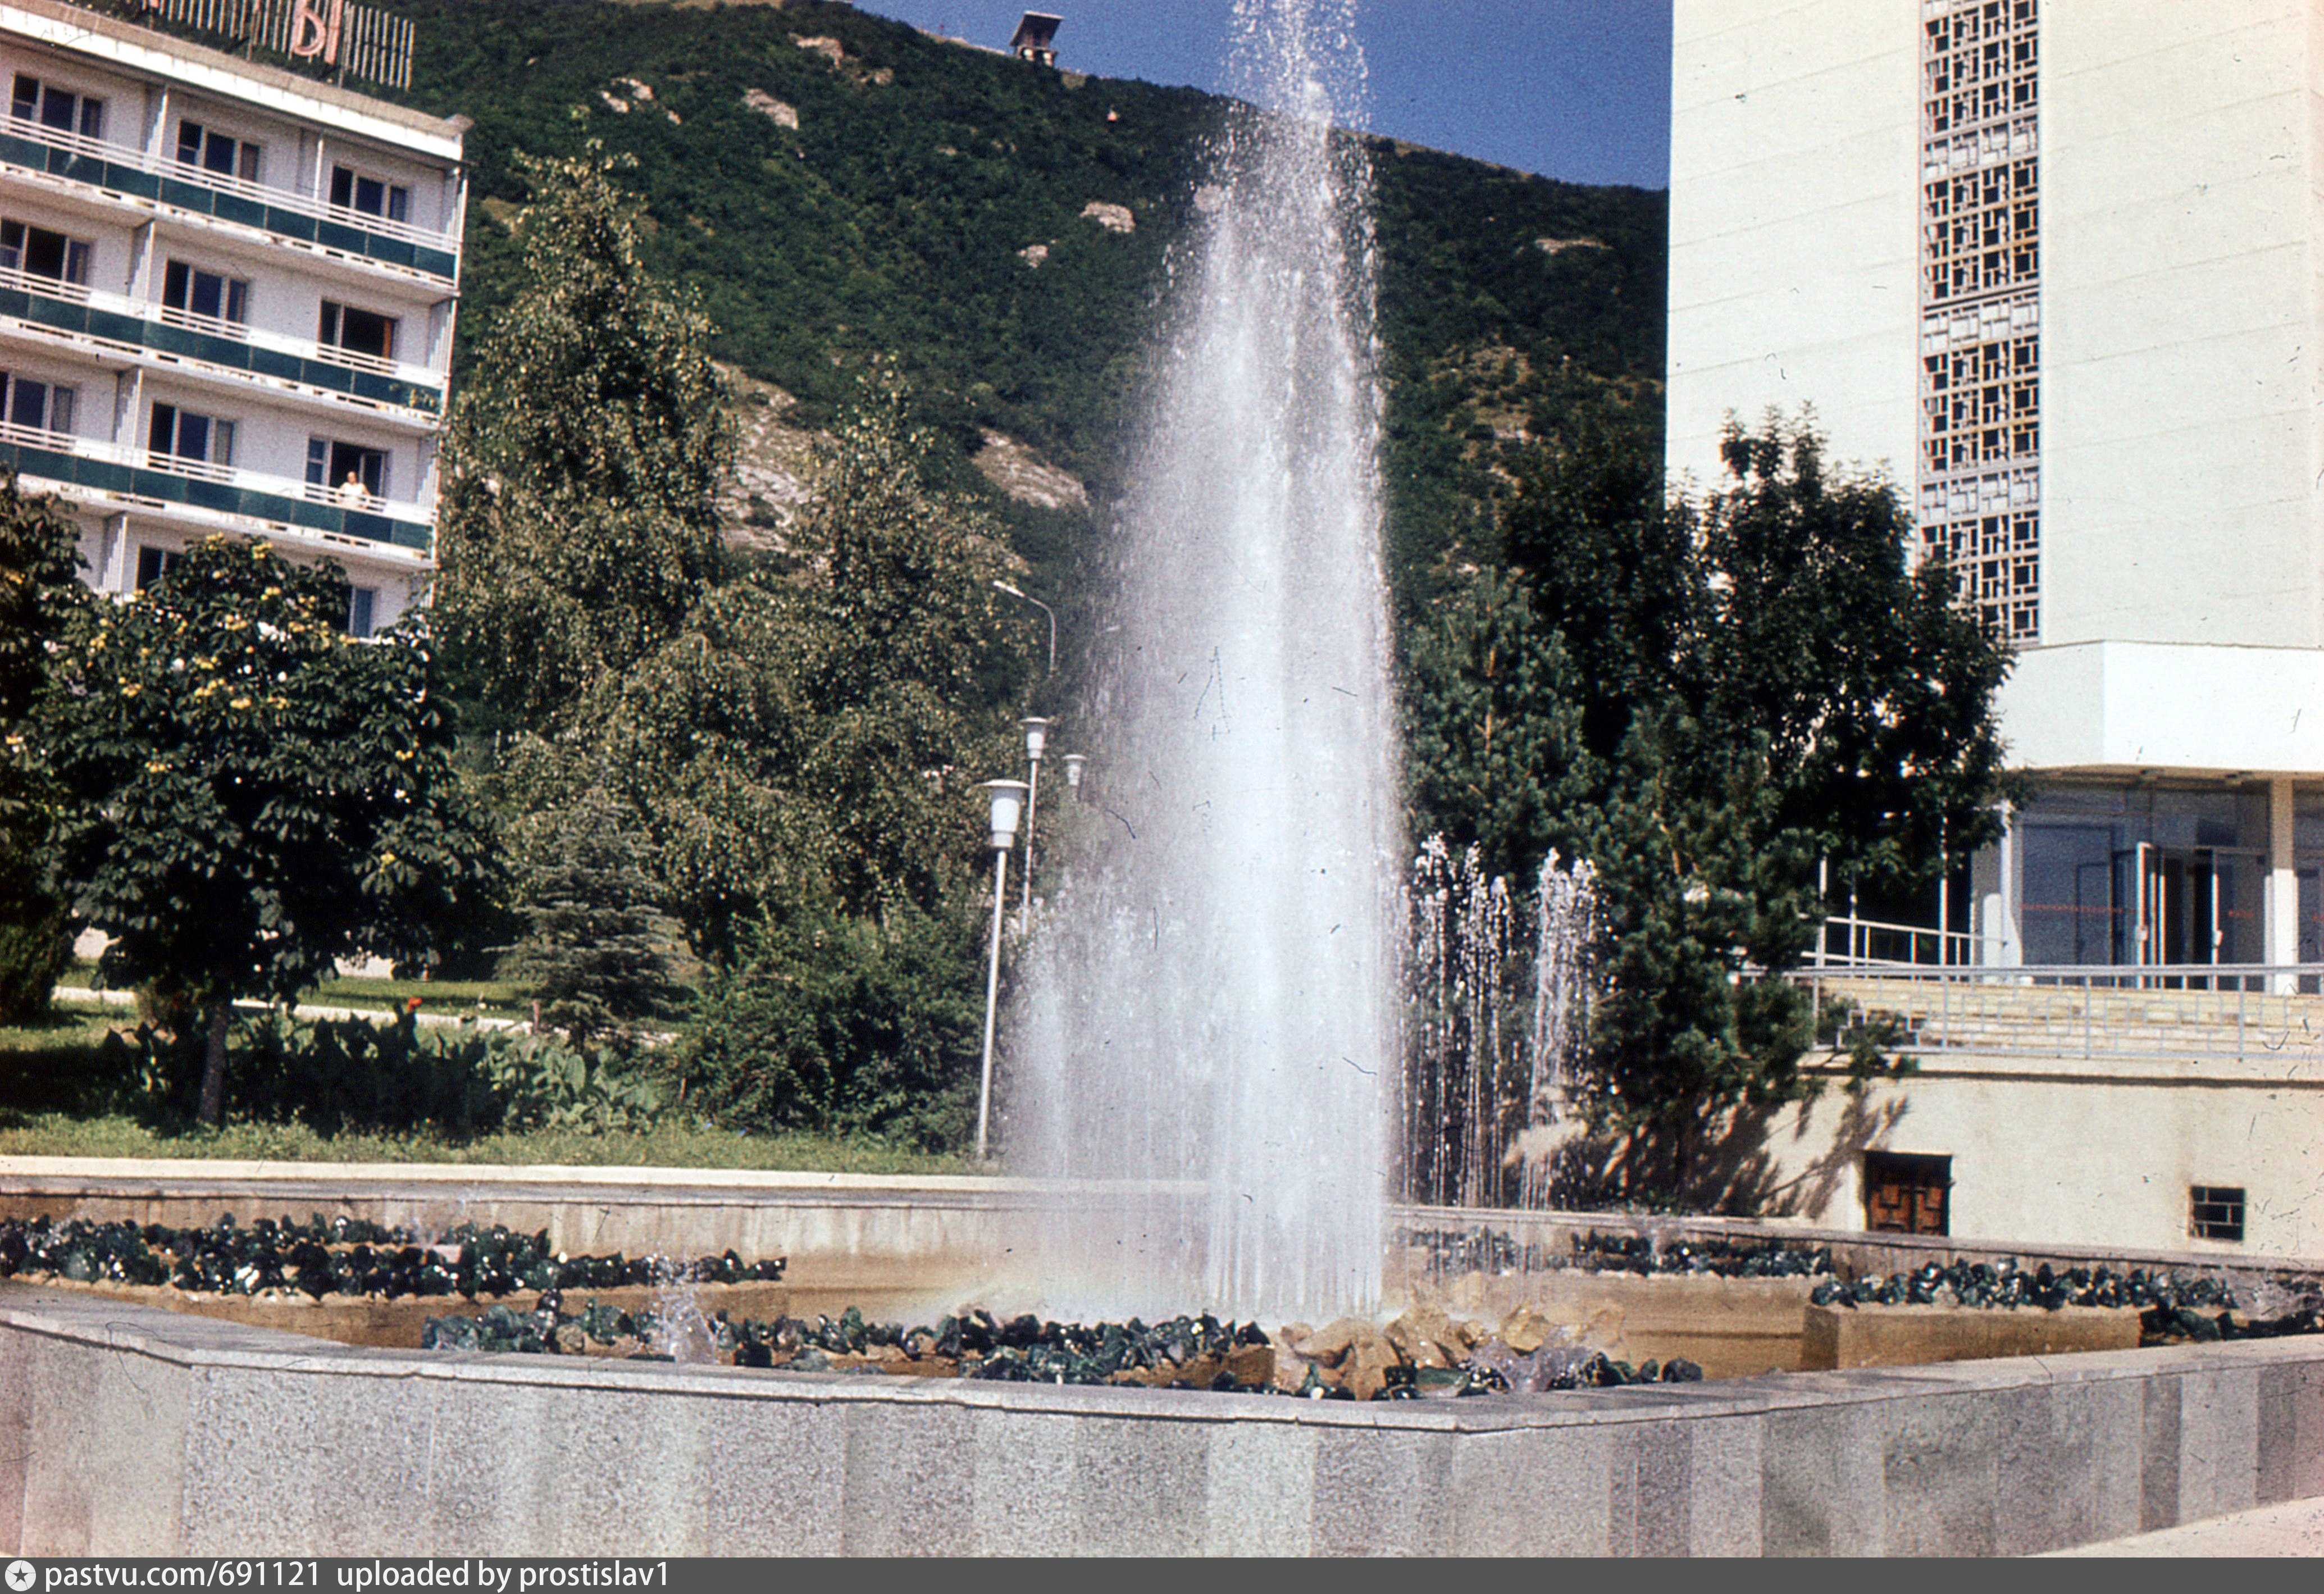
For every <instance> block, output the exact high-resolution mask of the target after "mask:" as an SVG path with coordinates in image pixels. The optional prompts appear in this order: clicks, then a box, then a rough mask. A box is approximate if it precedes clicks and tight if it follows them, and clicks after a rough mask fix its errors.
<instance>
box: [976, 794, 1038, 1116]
mask: <svg viewBox="0 0 2324 1594" xmlns="http://www.w3.org/2000/svg"><path fill="white" fill-rule="evenodd" d="M980 789H982V790H984V791H987V792H990V793H991V795H992V959H991V963H990V964H989V965H988V966H987V968H986V970H985V974H984V1075H983V1080H982V1083H980V1084H979V1085H978V1087H977V1092H976V1160H977V1161H979V1162H982V1161H983V1160H984V1156H985V1146H986V1144H987V1141H988V1139H989V1138H990V1135H991V1125H992V1019H993V1013H994V1010H995V1009H997V1008H998V1006H999V1005H1000V1001H1001V912H1002V910H1003V909H1004V908H1006V907H1007V906H1008V902H1009V849H1010V848H1011V847H1013V846H1015V845H1016V844H1017V814H1018V810H1019V806H1020V805H1021V804H1022V803H1023V801H1024V797H1025V794H1026V792H1027V790H1028V787H1027V786H1026V784H1025V782H1023V781H1022V780H987V781H985V782H984V783H983V784H982V787H981V788H980Z"/></svg>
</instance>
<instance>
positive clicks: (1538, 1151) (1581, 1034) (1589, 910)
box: [1518, 851, 1598, 1207]
mask: <svg viewBox="0 0 2324 1594" xmlns="http://www.w3.org/2000/svg"><path fill="white" fill-rule="evenodd" d="M1534 900H1535V911H1536V912H1537V913H1538V915H1539V916H1540V917H1539V922H1538V925H1537V926H1536V933H1535V935H1536V938H1535V953H1534V999H1533V1079H1532V1088H1531V1090H1530V1091H1529V1092H1528V1093H1527V1110H1526V1132H1525V1134H1524V1135H1523V1136H1521V1137H1520V1138H1519V1141H1518V1145H1519V1148H1520V1151H1521V1153H1522V1155H1523V1157H1524V1162H1525V1175H1524V1189H1523V1193H1522V1195H1521V1197H1520V1200H1521V1202H1522V1204H1524V1205H1526V1206H1528V1207H1545V1206H1548V1205H1549V1204H1550V1202H1551V1192H1550V1182H1551V1180H1552V1178H1553V1177H1554V1175H1555V1172H1556V1161H1557V1152H1558V1149H1559V1148H1560V1147H1563V1145H1564V1144H1565V1143H1566V1141H1568V1140H1570V1139H1571V1138H1572V1137H1573V1135H1574V1134H1575V1133H1576V1132H1577V1130H1578V1129H1580V1127H1581V1126H1580V1123H1579V1121H1578V1119H1577V1117H1576V1114H1575V1111H1574V1107H1573V1095H1574V1085H1575V1079H1574V1069H1575V1067H1576V1065H1577V1064H1578V1063H1579V1061H1580V1059H1581V1056H1582V1048H1583V1047H1584V1046H1587V1045H1588V1044H1589V1040H1590V999H1591V992H1592V990H1593V989H1594V987H1593V985H1592V978H1593V974H1594V972H1595V963H1594V962H1593V954H1594V951H1595V947H1596V942H1597V934H1598V876H1597V872H1596V871H1594V870H1592V869H1591V867H1590V861H1589V860H1588V859H1587V858H1576V859H1574V860H1573V861H1572V862H1571V863H1567V862H1565V861H1563V860H1561V859H1560V858H1559V857H1558V855H1557V853H1556V852H1554V851H1552V852H1551V853H1550V854H1549V856H1548V857H1547V858H1545V859H1544V860H1542V865H1541V879H1540V880H1538V881H1537V882H1536V883H1535V889H1534Z"/></svg>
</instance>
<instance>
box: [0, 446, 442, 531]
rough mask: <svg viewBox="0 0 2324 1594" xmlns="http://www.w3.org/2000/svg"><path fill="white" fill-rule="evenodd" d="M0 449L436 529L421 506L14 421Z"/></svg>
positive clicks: (432, 516) (427, 511)
mask: <svg viewBox="0 0 2324 1594" xmlns="http://www.w3.org/2000/svg"><path fill="white" fill-rule="evenodd" d="M0 444H14V445H15V446H17V447H26V448H38V449H42V450H44V451H46V452H48V453H51V454H69V455H71V456H74V457H75V458H78V459H93V460H98V461H101V462H103V463H105V464H107V465H128V466H131V467H133V468H134V469H138V470H152V471H161V472H163V473H165V474H167V475H174V476H183V477H185V478H187V479H188V480H189V481H197V482H215V483H217V484H221V485H223V486H228V487H235V488H240V489H242V490H243V491H245V492H250V493H267V494H270V495H272V496H274V497H278V498H300V499H304V500H306V501H307V502H309V503H318V504H322V505H324V506H326V507H327V508H330V509H345V510H355V511H359V512H361V513H364V514H370V515H378V516H380V517H382V518H383V519H386V520H391V521H403V522H405V523H407V524H410V525H418V526H432V525H433V524H434V523H435V516H434V514H433V512H432V511H430V510H429V507H428V506H426V505H424V504H418V503H410V502H401V501H399V500H396V499H392V498H379V497H375V496H374V495H373V494H371V493H364V494H363V495H362V496H361V497H360V498H357V497H356V496H355V494H354V493H349V492H348V491H347V490H346V487H345V486H344V485H342V486H339V487H331V486H328V485H326V484H319V483H314V482H305V481H299V480H294V479H293V478H291V477H290V476H277V475H269V474H267V473H266V472H264V471H254V470H244V469H242V468H241V467H240V466H237V465H212V464H210V463H209V462H208V461H207V460H199V459H187V458H184V457H181V456H178V455H175V454H159V453H155V452H153V451H152V450H150V449H145V448H136V447H124V446H123V445H121V444H117V443H100V442H98V441H97V439H95V438H80V437H75V436H73V435H71V434H70V433H69V432H52V431H48V430H46V429H44V428H39V427H29V426H18V425H16V424H15V423H14V422H13V421H0Z"/></svg>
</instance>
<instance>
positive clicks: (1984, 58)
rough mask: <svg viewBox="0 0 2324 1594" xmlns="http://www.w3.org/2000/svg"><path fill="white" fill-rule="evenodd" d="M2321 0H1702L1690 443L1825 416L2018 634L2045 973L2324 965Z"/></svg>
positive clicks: (1678, 351)
mask: <svg viewBox="0 0 2324 1594" xmlns="http://www.w3.org/2000/svg"><path fill="white" fill-rule="evenodd" d="M2319 104H2324V9H2319V7H2317V6H2315V5H2311V4H2309V3H2307V0H2203V3H2202V4H2199V5H2190V4H2185V3H2183V0H2107V3H2105V4H2085V3H2081V0H1676V14H1675V60H1674V106H1673V115H1672V148H1671V264H1670V272H1671V281H1670V287H1671V312H1670V353H1669V361H1670V365H1669V379H1670V382H1669V403H1670V412H1669V428H1670V430H1669V452H1670V460H1671V464H1672V467H1673V468H1674V470H1677V471H1684V472H1691V473H1692V475H1693V476H1694V477H1695V478H1696V480H1697V481H1698V482H1699V483H1703V484H1708V483H1709V482H1711V481H1712V480H1714V479H1715V475H1716V472H1717V470H1718V456H1717V453H1716V444H1717V439H1718V434H1719V431H1720V427H1721V425H1722V423H1723V421H1724V419H1726V417H1727V416H1728V415H1729V413H1733V414H1736V415H1738V417H1739V418H1740V419H1743V420H1744V421H1746V422H1747V423H1750V422H1756V421H1757V419H1758V418H1759V416H1760V415H1761V414H1762V412H1763V411H1765V410H1766V409H1767V408H1769V407H1771V406H1772V407H1777V408H1780V409H1782V410H1786V411H1792V410H1796V409H1797V408H1798V407H1799V406H1801V405H1803V404H1810V405H1812V406H1813V407H1814V410H1815V411H1816V414H1817V416H1818V418H1819V419H1820V421H1821V425H1822V427H1823V428H1824V429H1825V430H1826V432H1827V433H1828V435H1829V437H1830V439H1831V451H1832V455H1833V456H1834V457H1836V458H1839V459H1843V460H1856V461H1860V462H1864V463H1866V464H1868V465H1877V466H1880V467H1885V468H1886V470H1887V471H1888V472H1889V473H1890V474H1891V475H1892V477H1893V479H1894V481H1895V484H1897V486H1898V487H1899V488H1900V489H1901V490H1902V491H1903V492H1904V493H1906V494H1908V495H1909V496H1910V498H1911V501H1912V502H1913V503H1914V505H1915V506H1916V509H1917V514H1918V521H1919V529H1920V537H1921V539H1922V544H1923V548H1926V549H1930V550H1941V551H1942V552H1943V553H1944V554H1946V555H1947V556H1949V557H1950V559H1951V561H1952V563H1953V565H1954V567H1955V568H1956V569H1957V570H1958V571H1959V572H1960V576H1961V578H1962V580H1963V581H1964V583H1965V584H1966V585H1967V588H1968V590H1969V592H1970V593H1971V594H1973V595H1974V597H1975V600H1976V602H1977V603H1978V605H1979V606H1980V607H1981V608H1982V609H1983V610H1984V612H1985V613H1986V614H1987V615H1988V616H1989V617H1990V618H1991V620H1992V621H1993V622H1994V623H1995V624H1997V625H1998V626H1999V627H2001V628H2002V630H2003V631H2005V632H2006V634H2007V635H2008V637H2009V638H2010V639H2011V640H2012V641H2013V642H2014V643H2015V646H2016V648H2017V650H2018V658H2017V663H2016V668H2015V674H2014V676H2013V678H2012V679H2011V680H2010V682H2009V683H2008V685H2007V686H2006V688H2005V694H2004V699H2003V710H2004V714H2003V723H2004V730H2005V733H2006V735H2007V736H2008V738H2009V740H2010V742H2011V745H2012V748H2013V750H2014V756H2015V760H2016V761H2018V762H2019V763H2021V764H2023V765H2024V766H2026V767H2027V768H2029V769H2031V770H2033V772H2034V774H2035V776H2036V778H2037V789H2038V795H2037V796H2036V797H2034V799H2033V802H2032V803H2031V805H2030V806H2028V807H2027V808H2026V809H2025V810H2024V811H2023V812H2021V813H2019V814H2017V815H2015V816H2014V820H2013V824H2012V825H2011V828H2010V833H2009V836H2008V839H2007V840H2006V842H2005V843H2003V844H2002V845H2001V846H2000V847H1999V848H1997V849H1996V850H1995V851H1994V852H1992V854H1990V855H1989V856H1988V857H1987V858H1985V859H1983V860H1981V861H1980V862H1979V865H1978V869H1977V870H1976V871H1975V875H1976V880H1975V889H1974V893H1973V897H1974V899H1973V901H1968V902H1964V901H1963V900H1962V899H1961V898H1960V895H1959V894H1956V895H1955V897H1954V899H1953V901H1954V912H1955V915H1956V925H1957V927H1960V928H1964V929H1974V930H1976V931H1978V932H1979V933H1980V934H1981V935H1984V936H1985V937H1987V939H1986V940H1984V941H1983V942H1982V943H1981V944H1980V945H1979V949H1978V955H1979V956H1980V958H1981V959H1982V960H1984V961H1991V962H2001V963H2170V964H2187V963H2195V964H2202V963H2291V962H2314V961H2319V959H2324V941H2319V933H2318V932H2319V913H2324V898H2319V890H2318V881H2319V862H2324V403H2319V400H2324V119H2319V111H2318V107H2319Z"/></svg>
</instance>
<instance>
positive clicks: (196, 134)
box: [178, 122, 265, 182]
mask: <svg viewBox="0 0 2324 1594" xmlns="http://www.w3.org/2000/svg"><path fill="white" fill-rule="evenodd" d="M264 156H265V152H264V151H263V148H262V147H261V146H260V145H259V143H257V141H256V140H254V139H247V138H235V137H234V136H232V135H231V134H224V133H220V132H219V131H218V130H217V128H215V127H205V126H203V125H202V124H200V123H198V122H180V123H179V124H178V164H179V165H180V166H198V167H200V168H201V169H202V170H204V171H215V172H217V174H218V175H219V176H220V177H238V178H240V179H241V180H243V181H244V182H256V181H257V180H258V168H259V163H260V162H261V161H263V159H264Z"/></svg>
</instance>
